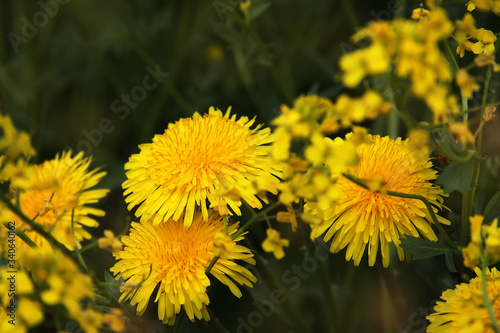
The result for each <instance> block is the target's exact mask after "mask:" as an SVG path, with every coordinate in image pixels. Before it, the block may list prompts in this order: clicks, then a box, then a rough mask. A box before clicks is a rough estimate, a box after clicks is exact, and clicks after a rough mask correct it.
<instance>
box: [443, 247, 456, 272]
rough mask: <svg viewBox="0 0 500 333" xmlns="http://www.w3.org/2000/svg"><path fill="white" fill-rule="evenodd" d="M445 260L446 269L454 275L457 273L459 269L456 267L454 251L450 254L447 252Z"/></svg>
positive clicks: (450, 251)
mask: <svg viewBox="0 0 500 333" xmlns="http://www.w3.org/2000/svg"><path fill="white" fill-rule="evenodd" d="M444 258H445V260H446V267H447V268H448V270H449V271H450V272H452V273H456V272H457V268H456V267H455V261H454V260H453V251H452V250H451V249H450V250H449V251H448V252H445V254H444Z"/></svg>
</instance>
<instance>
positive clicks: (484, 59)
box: [474, 53, 500, 72]
mask: <svg viewBox="0 0 500 333" xmlns="http://www.w3.org/2000/svg"><path fill="white" fill-rule="evenodd" d="M474 63H475V64H476V66H477V67H479V68H481V67H486V66H489V65H492V66H493V71H494V72H500V65H499V64H497V63H496V62H495V57H494V56H493V55H491V54H484V53H481V54H478V55H477V56H476V57H475V58H474Z"/></svg>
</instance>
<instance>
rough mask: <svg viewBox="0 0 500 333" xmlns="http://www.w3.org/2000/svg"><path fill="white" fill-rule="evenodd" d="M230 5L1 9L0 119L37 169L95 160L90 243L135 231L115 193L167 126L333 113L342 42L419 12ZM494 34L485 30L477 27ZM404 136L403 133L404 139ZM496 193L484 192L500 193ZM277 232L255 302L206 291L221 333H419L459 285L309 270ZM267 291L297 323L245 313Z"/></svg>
mask: <svg viewBox="0 0 500 333" xmlns="http://www.w3.org/2000/svg"><path fill="white" fill-rule="evenodd" d="M239 4H240V2H239V1H235V0H233V1H221V0H215V1H203V2H201V1H197V2H195V1H192V0H186V1H159V0H151V1H139V0H135V1H131V0H128V1H118V0H107V1H97V0H85V1H83V0H59V1H57V0H51V1H49V0H42V1H40V2H39V1H27V0H3V1H1V2H0V15H1V17H0V35H1V36H3V38H2V40H1V43H0V62H1V65H0V101H1V103H2V111H3V113H6V114H10V115H11V116H12V117H13V119H14V122H15V124H16V125H17V127H18V128H20V129H23V130H25V131H27V132H29V133H30V134H31V135H32V139H33V144H34V146H35V148H36V150H37V152H38V156H37V161H43V160H45V159H51V158H53V157H54V155H55V154H56V153H57V152H58V151H61V150H62V149H68V148H72V149H73V150H84V151H85V152H86V153H89V154H92V155H93V158H94V163H93V165H94V166H95V167H97V166H104V168H105V170H106V171H107V172H108V175H107V177H106V178H105V180H104V181H103V183H102V185H101V186H102V187H106V188H110V189H111V192H110V194H109V196H108V197H107V198H105V199H104V200H103V201H102V202H101V203H100V206H101V207H102V208H103V209H105V210H106V214H107V215H106V217H104V218H102V219H101V220H100V223H101V226H100V227H99V229H98V230H95V231H93V234H94V235H95V236H96V237H100V236H101V235H102V231H103V230H104V229H111V230H113V231H115V233H119V232H121V231H123V230H124V228H126V226H127V224H128V221H129V220H130V219H131V218H132V215H131V214H130V213H129V212H128V211H127V209H126V207H125V204H124V202H123V197H122V190H121V187H120V184H121V183H122V182H123V180H124V179H125V175H124V170H123V164H124V163H125V162H126V161H127V159H128V157H129V156H130V155H131V154H133V153H137V152H138V148H137V146H138V145H139V144H141V143H145V142H149V141H150V140H151V138H152V137H153V136H154V134H157V133H162V132H163V131H164V129H165V128H166V127H167V125H168V123H171V122H174V121H176V120H177V119H179V118H180V117H189V116H191V115H192V114H193V112H194V111H198V112H200V113H203V112H206V111H207V110H208V108H209V107H210V106H215V107H219V108H221V109H222V110H225V109H226V108H227V107H228V106H232V108H233V113H236V114H238V115H248V116H252V117H253V116H257V122H258V123H267V124H269V122H270V121H271V120H272V119H273V118H274V117H276V116H277V115H278V113H279V106H280V104H282V103H286V104H289V105H290V104H291V102H292V101H293V99H294V98H296V97H298V96H299V95H300V94H306V93H317V94H319V95H321V96H325V97H329V98H332V99H334V98H335V96H337V95H338V94H339V93H340V92H341V91H342V90H343V88H342V86H341V85H340V83H339V82H338V80H336V79H335V77H336V74H337V71H338V67H337V62H338V59H339V57H340V56H341V55H342V54H343V53H345V52H346V51H351V50H353V49H354V47H353V46H351V45H350V44H349V36H350V35H351V34H352V33H353V32H354V31H356V30H357V29H359V28H361V27H362V26H364V25H365V24H366V23H367V22H368V21H370V20H373V19H391V18H393V17H395V16H396V15H400V16H403V17H409V14H410V13H411V10H412V9H413V8H416V7H418V6H419V4H420V1H403V0H400V1H396V0H392V1H370V0H363V1H349V0H345V1H326V0H314V1H305V0H302V1H300V0H295V1H293V0H292V1H284V0H281V1H280V0H277V1H272V2H270V1H258V0H256V1H252V3H251V6H250V9H249V12H248V15H246V16H245V15H244V13H243V12H242V11H241V10H240V8H239ZM464 4H465V1H453V2H450V5H449V6H448V7H447V8H448V9H449V11H450V15H451V17H452V18H454V19H456V18H461V16H462V15H463V13H464V8H465V7H464ZM493 16H494V15H493ZM494 20H495V17H493V21H494ZM496 20H498V17H496ZM493 21H492V19H491V17H490V18H487V17H486V16H484V19H483V23H485V24H486V25H487V24H490V23H491V22H493ZM497 23H498V22H497ZM497 23H496V24H497ZM497 26H498V24H497ZM494 31H498V30H494ZM153 72H156V74H155V75H152V73H153ZM160 72H161V73H160ZM167 73H168V74H167ZM497 118H498V117H497ZM366 125H367V126H370V125H371V124H366ZM405 133H406V130H405V129H404V128H402V130H401V135H405ZM492 149H493V150H494V149H496V148H492ZM496 182H497V183H496V184H497V185H491V183H490V186H493V187H494V188H495V187H498V179H497V180H496ZM244 219H245V215H244V216H243V217H242V220H244ZM277 228H279V229H280V230H281V231H282V233H283V234H284V237H286V238H290V239H291V246H290V249H289V250H288V251H287V255H286V257H285V259H283V260H282V261H279V262H277V261H276V260H275V259H274V257H273V256H272V255H269V254H262V255H259V256H258V261H259V264H258V265H257V269H256V270H255V274H256V275H258V277H259V282H258V283H257V285H256V286H255V287H254V289H253V290H248V289H245V290H244V296H243V298H242V299H240V300H238V299H236V298H235V297H234V296H232V295H231V294H230V292H229V291H228V290H227V288H226V287H225V286H222V285H219V284H217V283H215V281H214V283H213V286H212V287H211V288H210V291H209V294H210V297H211V305H210V307H211V309H212V310H213V312H214V313H215V314H216V315H217V316H218V317H219V319H220V324H221V325H223V326H225V327H226V329H227V330H228V331H229V332H242V333H243V332H245V333H251V332H270V331H275V332H300V329H299V328H298V326H297V319H296V318H295V317H294V316H293V313H294V312H293V311H296V312H295V313H296V314H301V315H302V316H303V317H304V320H305V322H306V325H307V326H308V327H310V331H311V332H327V331H328V330H327V327H328V324H327V323H328V321H329V320H330V318H335V319H334V320H336V321H337V325H338V326H339V327H342V330H341V332H424V327H425V326H426V322H425V320H424V319H423V318H424V317H425V316H426V315H427V314H429V313H430V311H431V309H432V306H433V302H434V301H435V300H436V299H437V297H438V296H439V295H440V293H441V291H442V290H444V289H446V288H447V287H451V286H452V285H454V283H456V282H457V281H458V278H459V277H457V276H452V275H450V274H449V273H447V270H446V267H445V266H444V258H440V257H439V258H435V259H432V260H428V261H425V262H412V263H410V264H405V263H402V264H400V263H397V262H395V261H393V263H394V264H391V268H389V269H382V267H381V265H379V263H377V265H376V266H375V267H373V268H369V267H367V265H366V260H363V261H362V264H361V266H360V267H358V268H355V267H354V266H353V265H352V263H350V262H349V263H346V262H345V261H344V258H343V252H342V253H340V254H337V255H330V256H329V257H328V259H326V260H324V261H323V260H316V264H317V265H316V266H314V265H312V264H311V262H308V263H306V261H304V260H305V258H306V257H305V256H306V253H308V250H307V248H308V247H309V251H311V250H314V249H311V247H312V246H320V245H318V243H317V244H315V245H313V244H312V243H310V242H309V241H308V238H309V236H308V232H309V231H308V230H306V229H307V227H303V228H302V229H303V230H301V231H300V232H299V233H297V234H292V233H291V232H289V227H288V226H277ZM264 233H265V227H264V226H262V227H261V226H257V227H255V228H253V229H252V230H251V234H252V235H251V237H249V240H248V242H249V245H250V246H252V247H253V248H254V249H255V250H257V251H259V252H260V253H262V252H263V251H262V250H261V248H260V242H261V241H262V240H263V239H264ZM320 249H321V247H320ZM319 251H320V250H319ZM313 253H314V252H313ZM86 258H87V260H88V261H89V262H91V266H92V267H94V269H95V273H96V275H97V276H98V277H99V278H100V279H103V272H104V271H105V270H107V269H109V267H110V266H111V265H112V264H113V259H112V257H111V255H103V254H102V252H100V251H97V250H96V251H94V250H92V251H89V252H88V253H87V254H86ZM308 264H311V265H312V266H304V267H303V268H305V267H309V268H310V269H311V270H312V271H311V273H310V274H309V273H308V274H305V273H304V271H303V270H302V273H300V274H299V273H298V272H297V271H296V270H295V271H294V267H301V266H302V265H308ZM313 267H315V268H314V269H312V268H313ZM287 272H290V273H287ZM285 273H286V274H287V275H286V276H284V274H285ZM306 275H307V277H305V276H306ZM297 281H299V282H298V283H297ZM321 283H326V284H328V285H329V286H330V287H332V288H333V290H334V292H335V295H336V296H337V297H336V301H335V305H336V308H337V311H338V313H339V314H338V315H337V316H334V314H333V312H332V311H335V310H332V308H331V307H328V303H327V302H325V297H324V295H323V293H322V291H321V288H320V286H321ZM275 289H278V290H282V291H283V295H285V296H284V297H286V299H288V300H289V301H290V303H291V304H294V306H295V310H294V309H293V308H291V307H287V306H286V305H280V306H278V305H276V307H275V309H274V310H273V311H271V312H270V313H269V315H266V313H264V312H266V310H265V309H264V310H259V307H257V306H256V305H255V304H254V303H253V302H254V301H253V300H254V299H256V300H260V301H263V302H264V304H267V303H266V300H267V301H269V300H270V295H271V292H272V291H273V290H275ZM155 306H156V305H155V304H154V303H153V302H152V301H151V302H150V305H149V309H148V311H147V313H146V314H145V316H144V318H145V326H144V332H150V331H153V328H154V327H155V326H156V329H158V331H159V332H169V331H170V328H168V327H166V326H162V325H157V324H156V318H157V317H156V308H155ZM256 311H257V312H259V311H260V313H261V315H260V316H259V315H255V312H256ZM290 311H291V312H290ZM291 314H292V315H291ZM299 317H300V316H299ZM238 318H240V319H241V320H240V319H238ZM259 318H262V323H260V324H259V325H257V324H256V323H259V321H260V320H259ZM242 321H243V322H245V323H246V324H247V325H246V326H245V325H244V324H242ZM249 322H250V324H249ZM216 323H217V321H213V322H212V323H211V324H210V325H208V324H206V323H203V322H196V323H193V324H192V323H190V322H186V321H184V323H183V325H182V327H181V331H182V332H197V331H200V332H210V331H211V330H212V329H214V325H216ZM252 323H253V324H256V325H255V326H256V327H254V326H252ZM257 326H258V327H257Z"/></svg>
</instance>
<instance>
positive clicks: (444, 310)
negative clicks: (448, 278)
mask: <svg viewBox="0 0 500 333" xmlns="http://www.w3.org/2000/svg"><path fill="white" fill-rule="evenodd" d="M475 272H476V274H477V275H478V276H477V277H475V278H473V279H471V280H470V281H469V283H461V284H459V285H457V286H456V287H455V289H448V290H446V291H444V292H443V294H442V295H441V300H439V301H438V302H437V303H436V305H435V306H434V311H435V312H434V313H431V314H430V315H429V316H427V320H429V321H430V324H429V326H428V327H427V332H430V333H435V332H440V333H447V332H450V333H452V332H468V333H490V332H491V333H493V332H494V329H493V327H492V325H491V319H490V317H489V315H488V310H487V309H486V307H485V304H484V296H483V292H482V282H481V277H480V275H481V274H482V272H481V270H480V269H479V268H476V269H475ZM484 273H485V275H486V281H487V284H486V286H487V287H486V289H487V291H488V297H489V299H490V301H491V303H492V308H493V313H494V314H495V317H496V319H497V321H498V320H500V297H499V296H500V272H498V271H497V269H496V268H492V269H491V271H490V270H489V269H488V268H486V270H485V271H484Z"/></svg>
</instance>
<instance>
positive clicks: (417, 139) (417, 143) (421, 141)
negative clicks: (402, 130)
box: [408, 128, 430, 158]
mask: <svg viewBox="0 0 500 333" xmlns="http://www.w3.org/2000/svg"><path fill="white" fill-rule="evenodd" d="M408 140H409V147H410V149H412V150H413V151H414V152H415V153H416V154H419V155H420V156H419V157H420V158H425V157H427V156H428V155H429V152H430V147H429V140H430V134H429V132H428V131H426V130H423V129H418V128H415V129H412V130H411V131H410V132H409V133H408Z"/></svg>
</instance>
